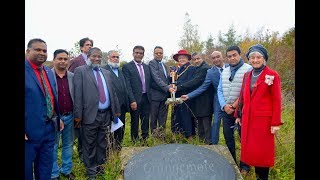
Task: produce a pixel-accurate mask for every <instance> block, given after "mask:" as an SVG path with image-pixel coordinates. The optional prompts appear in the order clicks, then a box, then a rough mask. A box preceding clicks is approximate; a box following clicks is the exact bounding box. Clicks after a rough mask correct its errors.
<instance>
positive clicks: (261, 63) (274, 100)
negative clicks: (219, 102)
mask: <svg viewBox="0 0 320 180" xmlns="http://www.w3.org/2000/svg"><path fill="white" fill-rule="evenodd" d="M246 56H247V58H248V59H249V63H250V64H251V65H252V67H253V69H252V70H251V71H249V72H247V73H246V74H245V75H244V78H243V83H242V84H243V85H242V92H241V94H240V97H239V103H240V104H239V106H238V108H239V111H240V112H241V113H239V111H238V113H236V114H235V116H236V117H237V120H236V123H239V125H241V155H240V159H241V161H242V162H244V163H246V164H248V165H251V166H254V167H255V173H256V176H257V179H268V174H269V168H270V167H272V166H274V159H275V140H274V138H275V137H274V136H275V134H276V133H277V131H278V130H279V127H280V125H282V124H283V123H282V122H281V85H280V77H279V74H278V73H277V72H276V71H274V70H272V69H270V68H269V67H268V66H266V62H267V60H268V52H267V50H266V49H265V48H264V47H263V46H262V45H260V44H257V45H254V46H251V47H250V48H249V51H248V53H247V54H246ZM236 112H237V111H236Z"/></svg>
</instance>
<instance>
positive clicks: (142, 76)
mask: <svg viewBox="0 0 320 180" xmlns="http://www.w3.org/2000/svg"><path fill="white" fill-rule="evenodd" d="M138 66H139V75H140V79H141V82H142V92H143V93H145V92H146V84H145V82H144V72H143V70H142V67H141V66H142V64H139V63H138Z"/></svg>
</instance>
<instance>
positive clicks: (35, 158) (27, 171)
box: [24, 121, 55, 180]
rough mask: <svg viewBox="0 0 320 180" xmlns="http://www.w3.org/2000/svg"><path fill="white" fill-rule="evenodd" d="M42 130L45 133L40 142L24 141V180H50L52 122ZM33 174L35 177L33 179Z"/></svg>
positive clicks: (53, 129) (52, 144)
mask: <svg viewBox="0 0 320 180" xmlns="http://www.w3.org/2000/svg"><path fill="white" fill-rule="evenodd" d="M44 128H45V133H44V136H43V137H42V140H40V141H38V142H34V141H32V140H25V143H24V148H25V149H24V153H25V156H24V157H25V161H24V163H25V164H24V178H25V180H34V179H35V180H42V179H51V171H52V166H53V151H54V144H55V127H54V124H53V121H49V122H47V123H46V125H45V126H44ZM33 174H34V176H35V177H34V178H33Z"/></svg>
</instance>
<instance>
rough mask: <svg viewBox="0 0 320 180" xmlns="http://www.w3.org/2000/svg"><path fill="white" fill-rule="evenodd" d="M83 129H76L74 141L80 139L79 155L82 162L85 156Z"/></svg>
mask: <svg viewBox="0 0 320 180" xmlns="http://www.w3.org/2000/svg"><path fill="white" fill-rule="evenodd" d="M81 134H82V127H80V128H74V140H76V139H78V147H77V150H78V155H79V158H80V160H81V161H83V156H82V137H81Z"/></svg>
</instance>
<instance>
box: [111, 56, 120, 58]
mask: <svg viewBox="0 0 320 180" xmlns="http://www.w3.org/2000/svg"><path fill="white" fill-rule="evenodd" d="M111 58H118V59H119V56H111Z"/></svg>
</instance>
